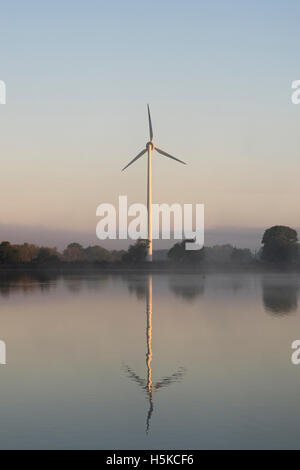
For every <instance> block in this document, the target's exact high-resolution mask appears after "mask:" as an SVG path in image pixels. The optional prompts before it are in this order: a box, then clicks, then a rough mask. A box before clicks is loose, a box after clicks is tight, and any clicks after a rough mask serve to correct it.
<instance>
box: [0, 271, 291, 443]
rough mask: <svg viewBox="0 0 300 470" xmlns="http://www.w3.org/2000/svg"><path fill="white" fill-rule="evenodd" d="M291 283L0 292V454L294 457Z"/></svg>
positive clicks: (183, 278)
mask: <svg viewBox="0 0 300 470" xmlns="http://www.w3.org/2000/svg"><path fill="white" fill-rule="evenodd" d="M299 288H300V278H299V276H297V275H294V274H282V275H280V274H266V275H264V274H234V275H232V274H211V275H206V276H203V275H190V274H177V275H175V274H174V275H170V274H153V275H152V276H150V275H142V274H122V275H106V274H94V275H88V276H87V275H85V276H84V277H80V276H75V275H72V276H67V277H57V278H52V279H51V278H48V277H47V276H42V277H40V278H32V277H30V276H21V277H18V278H13V277H11V278H9V279H8V278H7V279H6V280H3V279H2V280H1V281H0V302H1V309H0V315H1V317H0V339H1V340H4V341H5V343H6V348H7V364H6V365H1V366H0V383H1V393H0V420H1V427H0V447H1V448H2V449H10V448H18V449H21V448H26V449H27V448H34V449H38V448H43V449H45V448H52V449H55V448H58V449H60V448H63V449H71V448H78V449H84V448H99V449H101V448H103V449H138V448H145V449H147V448H150V449H155V448H157V449H162V448H163V449H176V448H177V449H216V448H217V449H232V448H235V449H238V448H242V449H246V448H267V449H271V448H277V449H278V448H299V447H300V444H299V435H300V400H299V392H300V365H299V366H295V365H292V363H291V353H292V349H291V343H292V341H293V340H295V339H300V311H299V310H300V309H299V292H300V290H299Z"/></svg>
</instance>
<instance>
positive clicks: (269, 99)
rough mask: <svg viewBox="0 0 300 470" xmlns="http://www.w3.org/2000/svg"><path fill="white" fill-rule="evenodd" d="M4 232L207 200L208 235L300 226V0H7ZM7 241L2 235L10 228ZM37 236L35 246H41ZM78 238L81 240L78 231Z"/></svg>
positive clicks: (78, 224) (1, 76)
mask: <svg viewBox="0 0 300 470" xmlns="http://www.w3.org/2000/svg"><path fill="white" fill-rule="evenodd" d="M0 15H1V29H0V80H4V81H5V82H6V86H7V104H6V105H0V129H1V139H0V150H1V172H0V184H1V195H2V203H1V210H0V226H1V224H6V225H8V226H10V225H11V226H16V225H18V226H20V227H23V226H24V227H27V228H28V227H37V226H40V227H43V229H51V231H53V230H54V231H55V230H58V231H59V230H60V231H61V230H65V231H72V232H76V231H78V232H80V233H83V232H87V233H94V231H95V227H96V223H97V221H98V219H97V218H96V216H95V212H96V207H97V206H98V205H99V204H100V203H102V202H110V203H115V202H116V201H117V200H118V196H119V195H125V194H126V195H127V196H128V199H129V202H145V200H146V199H145V198H146V158H142V159H140V160H139V161H138V162H137V163H136V164H135V165H134V166H132V167H130V168H129V169H128V170H126V172H124V173H121V171H120V170H121V168H122V167H123V166H124V165H125V164H126V163H127V162H128V161H129V160H130V159H132V158H133V157H134V156H135V155H136V154H137V153H138V152H139V151H140V150H141V149H142V148H143V147H144V145H145V143H146V141H147V140H148V127H147V114H146V104H147V103H150V107H151V113H152V121H153V128H154V140H155V141H156V142H157V144H158V146H159V147H161V148H163V149H164V150H167V151H169V152H170V153H172V154H173V155H175V156H177V157H178V158H180V159H182V160H185V161H186V162H187V163H188V165H187V166H186V167H184V166H182V165H180V164H177V163H176V162H174V161H172V160H169V159H165V158H163V157H161V156H159V155H158V154H155V155H154V156H153V202H154V203H160V202H168V203H172V202H179V203H182V204H183V203H204V204H205V217H206V228H207V229H215V228H220V229H221V228H222V227H233V228H234V227H236V228H242V229H246V228H248V227H249V228H255V227H268V226H271V225H275V224H284V225H290V226H292V227H299V226H300V216H299V214H300V212H299V201H300V197H299V196H300V189H299V174H300V171H299V170H300V163H299V162H300V159H299V149H298V147H299V144H298V140H299V139H298V135H299V124H300V105H298V106H297V105H293V104H292V103H291V92H292V90H291V83H292V81H293V80H297V79H300V67H299V50H300V35H299V25H300V3H299V1H296V0H295V1H293V0H290V1H289V2H286V1H276V0H275V1H274V0H273V1H267V0H260V1H253V0H252V1H250V0H245V1H243V2H241V1H239V0H236V1H226V2H224V1H223V0H220V1H208V0H206V1H200V0H195V1H192V0H189V1H186V2H183V1H182V0H180V1H178V0H164V1H162V0H152V1H151V2H149V1H145V0H139V1H135V0H134V1H133V0H128V1H124V0H119V1H117V0H112V1H109V2H108V1H107V0H105V1H102V0H97V1H96V0H95V1H92V0H87V1H72V2H71V1H66V0H63V1H61V0H60V1H56V0H55V1H52V2H40V1H32V0H27V1H26V2H24V1H22V0H19V1H14V2H9V1H3V2H1V5H0ZM0 239H2V237H1V233H0ZM28 241H30V240H28ZM71 241H72V240H71Z"/></svg>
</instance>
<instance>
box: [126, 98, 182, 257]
mask: <svg viewBox="0 0 300 470" xmlns="http://www.w3.org/2000/svg"><path fill="white" fill-rule="evenodd" d="M147 106H148V120H149V132H150V141H149V142H147V144H146V148H145V149H144V150H142V151H141V152H140V153H139V154H138V155H137V156H136V157H134V158H133V160H131V161H130V162H129V163H128V164H127V165H126V166H125V167H124V168H123V170H125V169H126V168H127V167H129V166H130V165H131V164H132V163H134V162H135V161H136V160H138V159H139V158H140V157H142V156H143V155H144V153H146V152H147V151H148V178H147V210H148V242H149V243H148V254H147V260H148V261H152V217H151V209H152V185H151V150H156V151H157V152H158V153H160V154H161V155H164V156H165V157H168V158H172V160H176V161H177V162H180V163H183V164H184V165H186V163H185V162H183V161H182V160H179V159H178V158H175V157H172V155H170V154H169V153H167V152H165V151H164V150H161V149H159V148H158V147H156V145H154V143H153V130H152V122H151V116H150V109H149V105H147ZM123 170H122V171H123Z"/></svg>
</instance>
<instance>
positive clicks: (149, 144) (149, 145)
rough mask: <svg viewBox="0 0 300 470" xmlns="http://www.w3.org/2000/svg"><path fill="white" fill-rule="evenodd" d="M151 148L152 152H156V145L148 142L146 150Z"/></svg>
mask: <svg viewBox="0 0 300 470" xmlns="http://www.w3.org/2000/svg"><path fill="white" fill-rule="evenodd" d="M149 147H150V148H151V150H154V149H155V145H154V143H153V142H151V141H149V142H147V144H146V148H147V149H148V148H149Z"/></svg>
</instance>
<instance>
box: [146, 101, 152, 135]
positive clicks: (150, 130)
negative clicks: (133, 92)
mask: <svg viewBox="0 0 300 470" xmlns="http://www.w3.org/2000/svg"><path fill="white" fill-rule="evenodd" d="M147 107H148V119H149V132H150V140H152V139H153V129H152V122H151V115H150V108H149V104H147Z"/></svg>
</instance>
